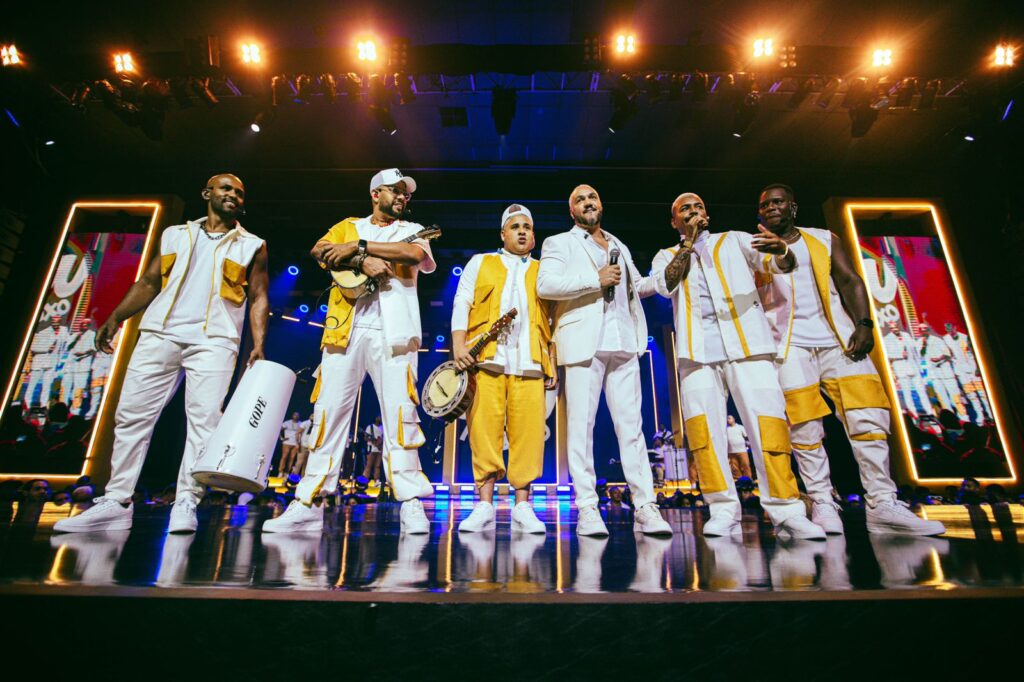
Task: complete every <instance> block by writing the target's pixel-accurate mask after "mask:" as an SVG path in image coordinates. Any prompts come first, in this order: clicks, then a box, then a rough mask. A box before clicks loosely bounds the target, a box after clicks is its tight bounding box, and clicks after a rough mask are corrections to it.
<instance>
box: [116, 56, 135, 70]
mask: <svg viewBox="0 0 1024 682" xmlns="http://www.w3.org/2000/svg"><path fill="white" fill-rule="evenodd" d="M114 71H115V72H117V73H135V59H134V58H133V57H132V53H131V52H118V53H117V54H115V55H114Z"/></svg>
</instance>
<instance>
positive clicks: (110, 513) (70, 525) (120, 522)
mask: <svg viewBox="0 0 1024 682" xmlns="http://www.w3.org/2000/svg"><path fill="white" fill-rule="evenodd" d="M93 502H94V503H95V504H93V506H91V507H89V508H88V509H86V510H85V511H84V512H82V513H81V514H79V515H77V516H72V517H71V518H69V519H61V520H60V521H58V522H57V523H55V524H53V530H54V531H56V532H57V533H87V532H89V531H92V530H130V529H131V527H132V507H133V505H132V504H131V503H128V506H127V507H122V506H121V503H120V502H118V501H117V500H112V499H110V498H109V497H97V498H96V499H95V500H93Z"/></svg>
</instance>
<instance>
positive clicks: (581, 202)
mask: <svg viewBox="0 0 1024 682" xmlns="http://www.w3.org/2000/svg"><path fill="white" fill-rule="evenodd" d="M569 215H571V216H572V219H573V222H575V223H576V224H577V225H579V226H580V227H582V228H583V229H585V230H592V229H594V228H596V227H600V226H601V219H602V218H603V217H604V206H603V205H602V204H601V197H600V196H599V195H598V193H597V190H596V189H594V188H593V187H591V186H590V185H578V186H577V187H576V188H575V189H574V190H573V191H572V193H571V194H570V195H569Z"/></svg>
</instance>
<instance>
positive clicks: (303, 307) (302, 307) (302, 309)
mask: <svg viewBox="0 0 1024 682" xmlns="http://www.w3.org/2000/svg"><path fill="white" fill-rule="evenodd" d="M299 312H300V313H302V314H303V315H305V314H306V313H308V312H309V306H308V305H306V304H305V303H303V304H302V305H300V306H299Z"/></svg>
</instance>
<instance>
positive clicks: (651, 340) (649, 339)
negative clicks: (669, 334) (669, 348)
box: [647, 336, 654, 345]
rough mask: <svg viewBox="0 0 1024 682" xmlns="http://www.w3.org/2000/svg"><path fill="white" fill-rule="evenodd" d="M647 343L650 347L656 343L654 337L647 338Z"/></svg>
mask: <svg viewBox="0 0 1024 682" xmlns="http://www.w3.org/2000/svg"><path fill="white" fill-rule="evenodd" d="M647 343H648V345H650V344H652V343H654V337H653V336H648V337H647Z"/></svg>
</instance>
